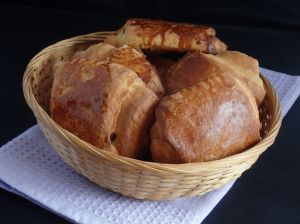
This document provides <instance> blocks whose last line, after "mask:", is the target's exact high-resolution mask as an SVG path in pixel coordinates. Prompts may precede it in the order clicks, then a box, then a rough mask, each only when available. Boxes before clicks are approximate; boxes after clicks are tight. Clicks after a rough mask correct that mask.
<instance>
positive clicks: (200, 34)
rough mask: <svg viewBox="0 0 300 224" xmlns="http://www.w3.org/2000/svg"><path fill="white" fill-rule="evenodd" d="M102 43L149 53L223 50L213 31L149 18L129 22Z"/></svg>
mask: <svg viewBox="0 0 300 224" xmlns="http://www.w3.org/2000/svg"><path fill="white" fill-rule="evenodd" d="M105 42H107V43H110V44H112V45H114V46H122V45H124V44H128V45H130V46H133V47H135V48H137V49H146V50H151V51H177V52H187V51H198V52H204V53H217V52H222V51H225V50H226V48H227V46H226V45H225V44H224V43H223V42H221V41H220V40H219V39H218V38H216V37H215V30H214V29H213V28H210V27H205V26H200V25H193V24H186V23H173V22H167V21H162V20H151V19H129V20H127V22H126V23H125V25H124V26H123V27H122V28H121V29H120V30H118V31H117V33H116V34H114V35H111V36H109V37H107V39H106V41H105Z"/></svg>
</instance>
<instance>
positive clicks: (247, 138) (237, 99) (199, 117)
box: [151, 74, 260, 163]
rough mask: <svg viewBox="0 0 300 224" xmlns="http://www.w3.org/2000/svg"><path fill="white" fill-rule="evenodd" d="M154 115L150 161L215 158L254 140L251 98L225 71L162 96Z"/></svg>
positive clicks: (254, 113) (254, 108) (256, 134)
mask: <svg viewBox="0 0 300 224" xmlns="http://www.w3.org/2000/svg"><path fill="white" fill-rule="evenodd" d="M155 117H156V122H155V124H154V125H153V126H152V128H151V153H152V157H153V160H154V161H156V162H162V163H190V162H202V161H210V160H216V159H220V158H224V157H226V156H230V155H233V154H235V153H238V152H241V151H243V150H245V149H247V148H248V147H250V146H251V145H253V144H254V143H256V142H257V141H258V140H259V138H260V133H259V128H260V121H259V115H258V109H257V106H256V102H255V99H254V97H253V95H252V94H251V92H250V90H249V89H248V88H247V87H246V86H245V84H244V83H243V82H241V81H240V80H239V79H237V78H236V77H235V76H233V75H230V74H226V75H225V74H221V75H217V74H216V75H212V76H210V77H208V78H207V79H205V80H204V81H201V82H197V83H196V84H194V85H192V86H190V87H186V88H183V89H181V90H179V91H177V92H176V93H174V94H172V95H170V96H167V97H165V98H164V99H163V100H162V101H161V102H160V103H159V105H158V106H157V108H156V111H155Z"/></svg>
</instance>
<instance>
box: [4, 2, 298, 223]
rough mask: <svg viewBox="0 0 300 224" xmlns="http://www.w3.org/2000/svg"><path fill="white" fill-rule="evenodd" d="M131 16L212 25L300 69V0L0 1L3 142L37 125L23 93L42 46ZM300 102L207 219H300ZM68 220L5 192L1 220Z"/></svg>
mask: <svg viewBox="0 0 300 224" xmlns="http://www.w3.org/2000/svg"><path fill="white" fill-rule="evenodd" d="M128 17H148V18H159V19H167V20H174V21H180V22H194V23H201V24H207V25H211V26H213V27H214V28H216V30H217V36H219V37H220V39H222V40H223V41H224V42H225V43H227V44H228V45H229V48H230V49H233V50H239V51H242V52H245V53H247V54H249V55H251V56H253V57H256V58H257V59H258V60H259V61H260V65H261V66H264V67H267V68H270V69H273V70H277V71H282V72H286V73H290V74H300V63H299V62H300V1H298V0H287V1H283V0H282V1H278V0H276V1H272V0H269V1H267V0H263V1H258V0H252V1H248V2H246V1H242V0H239V1H208V0H207V1H188V0H184V1H170V0H167V1H163V0H161V1H157V0H153V1H151V2H150V1H116V0H105V1H103V0H101V1H100V0H98V1H96V0H89V1H77V0H76V1H66V0H65V1H63V0H62V1H26V3H24V2H23V1H14V0H13V1H0V44H1V47H0V49H1V54H0V55H1V56H0V57H1V61H0V72H1V75H0V102H1V110H0V119H1V120H0V124H1V125H0V145H2V144H4V143H5V142H7V141H8V140H10V139H12V138H13V137H15V136H16V135H17V134H19V133H21V132H23V131H24V130H25V129H27V128H28V127H30V126H32V125H33V124H34V123H35V119H34V116H33V115H32V112H31V111H30V110H29V109H28V107H27V105H26V104H25V102H24V99H23V96H22V89H21V82H22V74H23V72H24V70H25V67H26V64H27V63H28V61H29V60H30V59H31V58H32V57H33V56H34V54H36V53H37V52H38V51H40V50H41V49H43V48H44V47H46V46H48V45H50V44H53V43H55V42H57V41H59V40H62V39H65V38H69V37H72V36H75V35H79V34H85V33H90V32H95V31H104V30H112V29H116V28H118V27H120V26H121V25H122V24H123V23H124V21H125V20H126V19H127V18H128ZM299 114H300V103H299V100H297V102H296V104H295V105H294V106H293V108H292V109H291V111H290V112H289V114H288V116H287V117H286V118H285V119H284V122H283V126H282V128H281V131H280V134H279V136H278V138H277V141H276V143H275V144H274V145H273V146H272V147H271V148H270V149H269V150H268V151H266V152H265V153H264V154H263V155H262V156H261V157H260V159H259V160H258V162H257V163H256V164H255V165H254V166H253V167H252V168H251V169H250V170H249V171H247V172H245V174H244V175H243V176H242V177H241V178H240V179H239V180H238V181H237V182H236V183H235V185H234V186H233V188H232V189H231V190H230V192H229V193H228V194H227V195H226V196H225V197H224V199H222V201H221V202H220V203H219V204H218V205H217V207H216V208H215V209H214V211H213V212H212V213H211V214H210V215H209V216H208V218H207V219H206V220H205V221H204V223H206V224H210V223H295V224H296V223H300V213H299V211H300V203H299V202H300V183H299V178H298V177H299V176H300V163H299V161H300V151H299V139H300V121H299ZM64 222H67V221H65V220H63V219H61V218H59V217H57V216H56V215H53V214H51V213H49V212H47V211H46V210H44V209H42V208H40V207H38V206H35V205H33V204H32V203H30V202H28V201H26V200H25V199H21V198H20V197H17V196H14V195H13V194H10V193H7V192H6V191H3V190H0V223H64Z"/></svg>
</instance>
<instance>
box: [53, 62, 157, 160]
mask: <svg viewBox="0 0 300 224" xmlns="http://www.w3.org/2000/svg"><path fill="white" fill-rule="evenodd" d="M157 100H158V98H157V96H156V95H155V94H154V93H153V92H152V91H151V90H150V89H148V88H147V87H146V85H145V83H144V82H143V81H142V80H141V79H140V78H139V77H138V76H137V74H136V73H135V72H133V71H132V70H131V69H128V68H126V67H125V66H122V65H119V64H115V63H103V62H97V61H94V60H86V59H74V60H73V61H71V62H69V63H66V64H65V65H64V66H62V67H61V68H60V69H59V70H58V71H57V73H56V75H55V79H54V83H53V87H52V93H51V102H50V110H51V116H52V118H53V119H54V120H55V121H56V122H57V123H58V124H60V125H61V126H62V127H63V128H65V129H66V130H68V131H70V132H72V133H73V134H75V135H77V136H78V137H79V138H81V139H83V140H85V141H86V142H89V143H90V144H93V145H95V146H97V147H99V148H100V149H104V150H108V151H111V152H114V153H118V154H120V155H123V156H128V157H132V158H137V157H138V156H139V155H140V154H141V147H142V144H143V141H144V139H143V138H144V135H145V132H146V130H147V127H148V126H149V125H150V123H151V122H152V121H151V120H152V119H153V115H152V114H153V109H154V106H155V104H156V102H157Z"/></svg>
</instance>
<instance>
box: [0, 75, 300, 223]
mask: <svg viewBox="0 0 300 224" xmlns="http://www.w3.org/2000/svg"><path fill="white" fill-rule="evenodd" d="M261 72H262V74H264V75H265V76H266V77H267V78H268V79H269V80H270V81H271V82H272V84H273V86H274V87H275V89H276V90H277V94H278V95H279V97H280V101H281V106H282V112H283V115H285V114H286V113H287V112H288V110H289V109H290V107H291V106H292V105H293V103H294V102H295V100H296V99H297V97H298V96H299V94H300V76H298V77H297V76H289V75H286V74H282V73H278V72H274V71H270V70H267V69H261ZM232 184H233V182H231V183H229V184H227V185H226V186H225V187H223V188H221V189H218V190H215V191H213V192H210V193H207V194H205V195H203V196H196V197H192V198H181V199H175V200H171V201H163V202H154V201H147V200H135V199H131V198H128V197H124V196H121V195H119V194H116V193H113V192H110V191H109V190H106V189H103V188H101V187H98V186H96V185H95V184H93V183H91V182H90V181H88V180H87V179H86V178H84V177H82V176H80V175H79V174H77V173H75V172H74V171H73V170H72V168H70V167H69V166H68V165H66V164H65V163H64V162H63V161H62V160H61V159H60V158H59V157H58V155H57V154H56V153H55V152H54V150H53V149H52V148H51V146H50V145H49V144H48V142H47V141H46V139H45V137H44V135H43V133H42V132H41V131H40V128H39V126H38V125H35V126H33V127H32V128H30V129H28V130H27V131H25V132H24V133H23V134H21V135H20V136H18V137H17V138H15V139H13V140H12V141H10V142H9V143H7V144H6V145H4V146H2V147H1V149H0V187H2V188H4V189H6V190H8V191H11V192H14V193H16V194H18V195H20V196H22V197H25V198H27V199H28V200H31V201H33V202H34V203H37V204H39V205H40V206H42V207H44V208H47V209H49V210H51V211H52V212H55V213H56V214H58V215H61V216H63V217H65V218H66V219H68V220H71V221H72V222H77V223H89V224H96V223H101V224H113V223H114V224H121V223H126V224H134V223H138V224H139V223H149V224H153V223H154V224H156V223H160V224H162V223H166V224H169V223H173V224H176V223H180V224H184V223H188V224H190V223H201V222H202V220H203V219H204V218H205V217H206V216H207V215H208V214H209V213H210V212H211V210H212V209H213V208H214V207H215V205H216V204H217V203H218V202H219V201H220V200H221V199H222V197H223V196H224V195H225V194H226V193H227V191H228V190H229V189H230V188H231V186H232Z"/></svg>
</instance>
